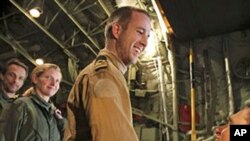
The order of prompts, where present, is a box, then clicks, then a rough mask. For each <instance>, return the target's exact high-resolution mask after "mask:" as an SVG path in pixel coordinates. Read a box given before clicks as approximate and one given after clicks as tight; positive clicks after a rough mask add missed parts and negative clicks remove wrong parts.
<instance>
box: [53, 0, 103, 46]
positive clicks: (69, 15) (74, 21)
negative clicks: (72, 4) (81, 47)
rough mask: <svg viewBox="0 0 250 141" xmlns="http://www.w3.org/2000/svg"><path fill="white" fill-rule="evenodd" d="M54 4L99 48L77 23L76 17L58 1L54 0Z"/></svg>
mask: <svg viewBox="0 0 250 141" xmlns="http://www.w3.org/2000/svg"><path fill="white" fill-rule="evenodd" d="M54 1H55V2H56V4H57V5H58V6H59V7H60V8H61V9H62V10H63V12H64V13H65V14H66V15H67V16H68V17H69V18H70V20H72V21H73V23H74V24H75V25H76V26H77V27H78V28H79V29H80V30H81V31H82V33H83V34H84V35H85V36H86V37H87V38H88V39H89V41H90V42H91V43H92V44H93V45H94V46H95V47H96V48H97V49H98V50H100V47H99V46H98V44H97V43H96V42H95V41H94V40H93V39H92V37H90V36H89V35H88V33H87V31H86V30H84V29H83V28H82V25H80V24H79V22H77V21H76V19H75V18H74V17H73V16H72V15H71V14H70V13H69V12H68V11H67V10H66V9H65V8H64V6H63V5H62V4H61V3H60V2H59V1H58V0H54Z"/></svg>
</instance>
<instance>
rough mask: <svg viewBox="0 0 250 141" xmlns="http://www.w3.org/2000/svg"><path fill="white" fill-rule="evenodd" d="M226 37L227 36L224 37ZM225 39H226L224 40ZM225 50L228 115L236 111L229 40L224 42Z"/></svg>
mask: <svg viewBox="0 0 250 141" xmlns="http://www.w3.org/2000/svg"><path fill="white" fill-rule="evenodd" d="M224 39H225V38H224ZM223 41H224V40H223ZM223 52H224V61H225V71H226V76H227V90H228V100H229V103H228V104H229V106H228V117H229V116H231V115H232V114H233V113H234V96H233V88H232V82H231V77H230V76H231V71H230V66H229V59H228V56H229V55H228V48H227V40H226V41H224V42H223Z"/></svg>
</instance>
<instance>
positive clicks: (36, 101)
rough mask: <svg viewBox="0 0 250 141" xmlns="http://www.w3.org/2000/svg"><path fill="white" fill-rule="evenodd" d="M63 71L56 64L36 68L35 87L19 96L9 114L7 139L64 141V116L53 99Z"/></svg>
mask: <svg viewBox="0 0 250 141" xmlns="http://www.w3.org/2000/svg"><path fill="white" fill-rule="evenodd" d="M61 80H62V73H61V70H60V68H59V67H58V66H57V65H55V64H49V63H47V64H43V65H39V66H37V67H35V68H34V69H33V71H32V73H31V81H32V84H33V88H32V89H28V90H27V92H26V94H25V95H26V96H25V97H22V98H19V99H17V100H16V101H15V102H14V103H13V104H12V105H11V107H10V109H9V110H10V111H9V112H8V114H7V115H6V116H5V117H6V121H7V122H6V124H5V130H4V138H5V140H6V141H32V140H33V141H60V140H61V138H62V135H63V131H64V118H63V117H62V116H61V115H60V111H58V110H56V109H55V107H54V105H53V103H52V102H51V100H50V98H51V97H52V96H54V95H55V94H56V92H57V91H58V89H59V87H60V82H61Z"/></svg>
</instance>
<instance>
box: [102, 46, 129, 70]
mask: <svg viewBox="0 0 250 141" xmlns="http://www.w3.org/2000/svg"><path fill="white" fill-rule="evenodd" d="M99 55H104V56H107V57H108V58H109V60H110V61H111V62H112V63H113V64H114V65H115V66H116V67H117V68H118V69H119V70H120V71H121V72H122V74H125V73H126V71H127V66H126V65H125V64H124V63H123V62H122V61H121V59H119V58H118V57H117V56H115V55H114V54H113V53H112V52H111V51H109V50H107V49H105V48H104V49H102V50H101V51H100V52H99V54H98V56H99Z"/></svg>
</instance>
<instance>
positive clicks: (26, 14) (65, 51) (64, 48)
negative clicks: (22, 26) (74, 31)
mask: <svg viewBox="0 0 250 141" xmlns="http://www.w3.org/2000/svg"><path fill="white" fill-rule="evenodd" d="M10 2H11V3H12V4H13V5H14V6H16V8H17V9H18V10H20V11H21V12H22V13H23V14H24V15H25V16H26V17H28V18H29V19H30V21H32V22H33V23H34V24H35V25H36V26H37V27H38V28H40V29H41V30H42V31H43V32H44V33H45V34H46V35H47V36H49V37H50V38H51V39H52V40H53V41H54V42H55V43H56V44H57V45H59V46H60V47H61V48H62V49H63V51H64V53H65V54H67V55H68V56H69V57H71V58H72V59H73V60H75V61H76V62H79V59H78V58H77V57H76V56H75V55H74V54H72V53H71V52H70V51H69V50H67V49H66V47H64V45H62V44H61V43H60V41H58V40H57V39H56V38H55V37H54V36H53V35H52V34H51V33H50V32H49V31H48V30H47V29H45V28H44V27H43V26H42V25H41V24H39V23H38V22H37V21H36V20H34V19H33V18H32V17H31V16H30V15H29V14H28V13H27V12H25V10H24V9H23V8H22V7H21V6H19V5H18V4H17V3H16V2H15V1H14V0H10Z"/></svg>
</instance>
